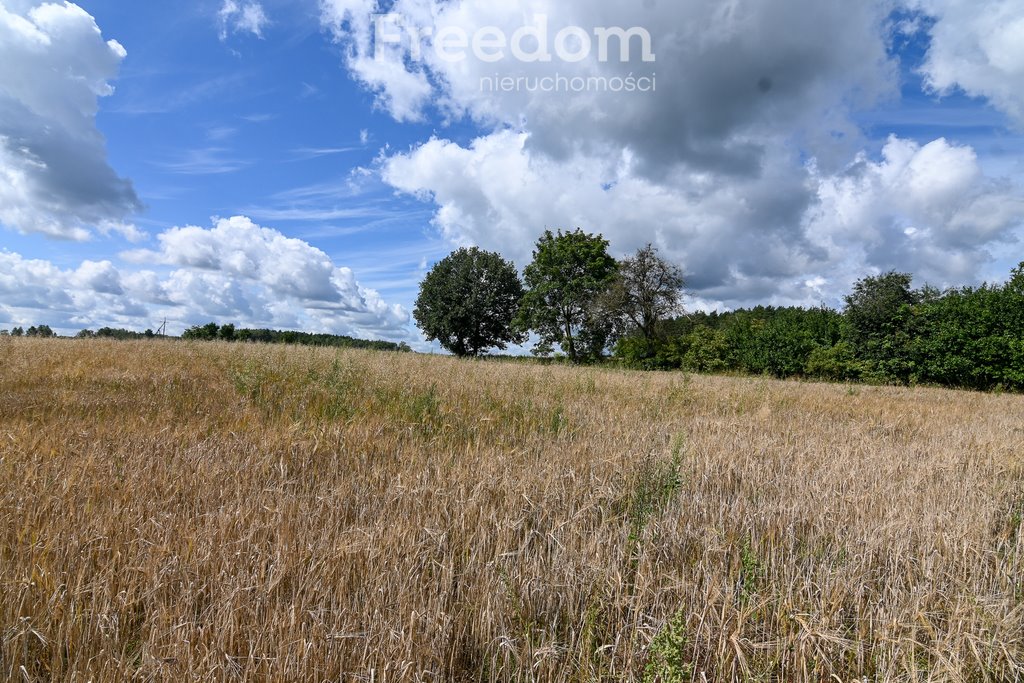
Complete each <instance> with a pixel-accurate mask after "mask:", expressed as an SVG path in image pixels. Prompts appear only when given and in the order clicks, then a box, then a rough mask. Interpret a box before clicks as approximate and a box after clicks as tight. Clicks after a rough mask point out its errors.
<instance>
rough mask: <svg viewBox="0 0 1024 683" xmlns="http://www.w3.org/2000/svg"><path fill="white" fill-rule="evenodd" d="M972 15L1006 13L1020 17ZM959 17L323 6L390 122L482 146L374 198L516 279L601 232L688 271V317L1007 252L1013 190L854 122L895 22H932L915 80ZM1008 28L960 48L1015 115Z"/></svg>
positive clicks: (440, 143)
mask: <svg viewBox="0 0 1024 683" xmlns="http://www.w3.org/2000/svg"><path fill="white" fill-rule="evenodd" d="M908 3H912V4H913V5H914V6H913V7H910V5H909V4H908ZM983 4H984V5H986V7H989V6H990V7H989V8H990V9H993V10H994V11H996V10H998V11H996V14H998V12H999V11H1002V12H1003V14H1006V10H1007V8H1008V7H1009V6H1010V4H1013V3H1008V2H1004V1H1003V0H985V1H984V3H983ZM961 5H962V6H963V8H964V9H963V12H974V13H976V14H979V15H980V14H984V11H979V10H978V9H977V8H976V9H974V10H969V9H966V8H967V7H968V4H967V3H966V2H965V1H964V2H960V1H958V0H907V2H901V1H899V0H892V1H890V0H874V1H869V2H862V3H849V2H845V1H843V0H772V1H771V2H760V1H755V0H731V1H730V2H721V1H720V0H695V1H694V2H687V3H662V2H646V3H620V2H612V1H611V0H563V1H561V2H557V3H556V2H554V0H523V1H522V2H516V3H492V2H484V1H482V0H453V1H451V2H439V1H437V0H396V2H394V3H378V2H375V1H374V0H323V1H322V3H321V7H322V21H323V23H324V25H325V26H326V27H327V28H328V29H329V30H330V31H331V33H332V35H333V36H334V38H335V39H336V40H337V41H339V42H340V43H341V44H342V45H343V46H344V47H345V60H346V64H347V66H348V68H349V69H350V71H351V72H352V74H353V76H354V77H355V78H356V79H357V80H359V81H360V82H362V83H363V84H364V85H365V87H366V88H367V89H369V90H371V91H372V92H374V93H375V94H376V96H377V100H378V105H379V106H380V107H382V108H383V109H385V110H387V111H389V112H390V113H391V115H392V116H393V117H394V118H395V119H396V120H399V121H406V120H417V119H420V118H424V117H435V118H436V117H438V116H440V117H442V118H447V119H449V120H456V119H460V118H462V117H467V118H469V119H470V120H472V121H474V122H475V123H476V124H477V125H479V126H481V127H482V128H483V129H484V130H485V131H487V130H489V131H491V132H489V133H484V134H483V135H481V136H480V137H479V138H478V139H476V140H474V141H473V142H472V143H470V144H458V143H456V142H453V141H451V140H445V139H442V138H434V139H431V140H430V141H428V142H425V143H423V144H420V145H416V146H414V147H412V148H411V149H409V150H407V151H404V152H399V153H393V152H391V153H389V154H388V156H386V157H385V158H383V159H382V160H381V161H380V163H379V166H378V170H379V172H380V174H381V176H382V178H383V179H384V180H385V181H386V182H387V183H389V184H390V185H392V186H393V187H395V188H396V189H398V190H399V191H400V192H403V193H408V194H411V195H415V196H417V197H419V198H421V199H422V200H424V201H426V202H429V203H433V204H434V205H435V206H436V213H435V217H434V224H435V226H436V227H437V228H438V230H439V231H440V232H441V233H442V234H443V235H444V236H445V237H446V238H447V239H448V240H449V241H450V242H452V243H453V244H478V245H481V246H484V247H487V248H491V249H498V250H501V251H502V252H503V253H505V254H507V255H509V256H511V257H513V258H515V259H516V260H517V261H519V263H520V264H524V263H525V262H526V261H527V260H528V259H529V255H530V251H531V249H532V245H533V243H534V241H535V239H536V237H537V235H538V234H539V233H540V232H541V231H542V230H543V229H544V228H545V227H551V228H572V227H576V226H580V227H583V228H584V229H587V230H591V231H595V232H602V233H603V234H605V235H606V236H607V237H608V238H610V239H611V240H612V243H613V246H614V247H615V248H616V250H617V251H618V252H620V253H624V252H627V251H630V250H632V249H635V248H637V247H639V246H642V245H643V244H644V243H646V242H648V241H651V242H654V243H656V244H658V246H660V247H661V248H662V250H663V251H665V252H666V253H668V254H669V255H671V256H672V257H673V258H674V259H676V260H677V261H679V262H680V263H681V264H683V265H684V267H685V268H686V270H687V272H688V274H689V285H690V287H691V289H692V290H693V291H694V293H695V294H696V296H697V297H698V298H699V299H700V300H701V301H703V302H706V303H708V304H709V305H726V306H739V305H748V304H751V303H762V302H766V301H771V302H774V303H780V304H783V303H785V304H788V303H798V304H816V303H820V302H821V301H822V300H823V298H825V297H826V292H827V293H830V296H831V299H830V300H829V301H828V303H831V304H838V303H839V302H838V300H837V297H838V295H840V294H842V293H843V292H845V291H846V289H847V287H848V286H849V285H850V284H851V283H852V281H853V280H855V279H856V278H858V277H861V276H863V275H865V274H867V273H870V272H877V271H880V270H886V269H889V268H898V269H903V270H909V271H912V272H917V273H919V274H920V275H921V277H922V278H926V279H928V280H930V281H931V282H932V283H934V284H937V285H943V284H962V283H966V282H972V281H976V280H977V279H978V278H979V274H980V273H981V272H982V270H983V269H984V266H985V264H987V263H989V262H990V261H991V260H992V259H993V256H994V255H995V254H997V253H998V252H999V250H1000V249H1005V247H1006V245H1007V244H1009V243H1011V242H1012V241H1013V240H1015V239H1016V238H1017V237H1018V236H1019V233H1020V231H1021V226H1022V225H1024V203H1022V197H1024V194H1022V190H1021V188H1020V186H1019V185H1017V184H1015V183H1014V182H1012V181H1011V180H1009V179H1000V178H993V177H987V176H986V175H985V174H984V173H983V172H982V169H981V165H980V164H979V162H978V159H977V156H976V153H975V152H974V150H973V149H971V148H970V147H968V146H964V145H959V144H956V143H954V142H950V141H948V140H945V139H939V140H928V141H925V143H918V142H914V141H911V140H906V139H900V138H891V139H890V140H889V141H888V142H886V143H882V144H878V147H874V150H872V147H873V144H872V141H871V140H869V139H867V138H866V136H865V135H864V133H863V131H861V129H860V128H859V127H858V126H857V125H856V124H855V123H853V120H854V114H855V113H856V112H857V111H859V110H869V109H871V108H872V107H874V106H876V105H877V104H879V103H880V102H884V101H886V100H887V99H895V98H897V97H899V87H900V77H899V66H900V65H899V64H898V63H897V62H896V60H895V58H894V57H893V56H892V52H891V50H890V47H891V41H892V38H893V35H894V26H893V25H892V23H893V17H894V15H893V11H894V10H895V9H897V8H898V7H903V8H904V9H907V8H909V9H911V11H912V12H917V13H918V15H922V16H923V14H929V13H930V14H929V16H931V17H932V20H933V21H932V23H930V24H927V25H928V26H930V29H929V30H931V31H932V35H933V37H934V43H933V47H932V52H930V53H929V62H928V64H927V65H926V66H925V68H932V65H937V64H939V63H940V62H943V63H944V62H945V61H948V62H950V63H953V62H955V63H956V64H957V65H959V66H958V67H957V68H959V67H963V68H965V69H966V67H964V64H969V63H970V61H969V60H966V61H965V60H960V61H956V60H957V57H956V54H955V51H954V52H953V53H950V54H953V56H950V57H949V58H948V59H946V58H941V59H940V56H941V55H945V54H947V53H948V52H949V50H950V48H947V47H946V44H947V43H948V42H949V40H950V39H949V38H947V37H944V36H945V35H946V34H947V33H953V32H954V31H955V27H956V26H957V25H958V24H957V22H958V19H957V17H958V16H959V15H958V14H957V13H956V12H954V10H957V12H959V11H960V9H961V7H960V6H961ZM385 6H387V7H388V11H389V12H391V13H393V14H394V15H397V16H393V17H391V18H390V19H388V20H386V21H385V22H384V23H382V24H380V25H376V26H375V24H374V22H373V21H372V20H371V19H370V15H371V14H372V13H374V12H379V11H381V9H382V8H383V7H385ZM971 6H972V7H976V6H975V5H973V4H972V5H971ZM1017 15H1018V16H1019V11H1018V12H1017ZM936 18H937V19H936ZM1004 19H1008V17H1004ZM986 21H987V20H986ZM946 22H948V23H946ZM925 23H926V22H922V25H925ZM975 23H977V22H975ZM989 23H991V22H989ZM982 24H984V26H982ZM410 26H412V27H417V28H419V29H420V32H421V34H422V33H425V32H429V33H430V34H431V35H433V36H439V35H443V34H444V32H445V31H446V30H447V29H452V28H453V27H457V28H459V29H460V30H461V31H462V32H463V33H465V34H468V35H469V36H471V37H472V36H473V35H474V34H475V33H476V32H477V31H478V30H483V29H484V27H495V29H496V30H498V31H499V32H500V33H501V34H503V35H504V36H505V37H506V38H508V37H509V36H515V35H516V32H517V30H522V29H523V27H532V28H528V29H527V30H528V31H530V32H534V33H535V35H536V36H540V37H539V38H535V39H533V42H530V41H527V42H526V43H524V45H527V46H529V47H532V48H538V46H540V45H542V44H544V43H545V40H544V38H545V35H546V38H547V40H548V44H549V45H554V46H557V42H558V41H557V39H552V38H551V37H552V36H554V35H556V34H557V33H558V32H559V31H560V30H561V29H562V28H564V27H580V28H581V29H582V32H583V34H588V35H589V36H591V37H590V38H587V40H590V41H591V42H592V45H591V49H590V51H589V52H586V51H585V50H582V49H581V53H585V54H587V57H586V58H584V59H582V60H580V61H572V60H566V59H564V58H559V57H558V56H557V55H555V56H553V58H552V59H551V60H550V61H543V60H535V61H530V60H523V59H521V58H515V57H514V55H513V51H512V48H511V42H512V41H511V39H508V40H506V42H505V43H504V49H503V50H502V49H496V53H497V52H498V51H502V52H503V56H502V58H501V59H496V60H494V61H490V60H487V59H481V58H480V57H479V55H474V53H473V50H472V45H470V47H469V48H466V49H464V50H463V52H466V53H467V54H466V56H465V58H463V59H460V60H457V61H450V60H447V59H445V58H444V54H443V51H441V52H439V51H438V50H437V49H434V48H436V46H434V48H432V46H431V42H430V40H429V39H426V40H424V41H422V42H421V41H415V40H412V39H411V38H410V37H409V36H410V30H409V27H410ZM542 26H543V27H545V28H546V32H545V31H540V29H539V28H538V27H542ZM1014 26H1015V24H1013V22H1010V21H1004V22H1003V28H1001V29H999V31H996V30H995V27H994V25H993V26H990V25H989V24H986V23H985V22H984V21H982V22H981V23H980V24H978V27H979V28H977V30H974V29H972V30H971V31H968V33H969V34H970V35H969V36H968V37H967V38H966V40H968V41H970V40H975V41H976V42H977V41H982V42H983V43H984V44H985V45H986V46H987V49H988V51H987V52H986V53H985V54H986V55H988V57H986V62H985V63H986V64H987V65H988V67H991V68H992V69H996V68H997V67H998V68H999V69H1003V71H1001V72H999V73H996V72H991V73H988V72H985V73H988V76H985V77H984V78H982V77H981V76H977V78H978V79H979V80H978V81H977V82H976V85H975V86H973V87H974V88H975V91H974V92H975V93H976V94H980V95H984V96H986V97H990V98H992V100H993V103H995V104H996V105H997V106H1003V107H1004V108H1005V109H1006V110H1007V111H1011V110H1012V107H1013V106H1015V105H1014V104H1013V98H1015V97H1016V96H1017V95H1016V93H1020V92H1024V88H1017V89H1015V90H1014V89H1012V88H1011V87H1010V86H1012V84H1013V83H1014V82H1015V81H1013V80H1012V79H1013V78H1015V76H1014V74H1015V73H1016V71H1015V69H1016V68H1017V67H1016V58H1017V52H1016V51H1015V50H1016V48H1015V47H1014V46H1015V45H1017V42H1014V41H1012V40H1009V38H1007V36H1008V35H1010V34H1008V33H1006V31H1009V32H1010V33H1013V32H1014V31H1016V28H1014ZM424 27H426V29H428V31H424V30H423V29H424ZM608 27H619V28H621V29H624V30H628V29H631V28H633V27H636V28H638V29H644V30H646V31H648V32H649V34H650V35H651V38H652V45H653V51H654V53H655V55H656V60H655V61H654V62H651V61H645V60H644V59H643V55H642V51H641V50H640V49H639V48H640V41H639V40H637V41H635V42H633V43H631V44H630V47H631V49H630V50H627V54H626V58H625V59H622V58H616V57H619V54H618V52H617V50H615V49H614V47H615V46H616V45H617V44H616V43H614V42H613V43H611V46H612V48H613V49H611V50H610V52H609V56H610V58H608V59H604V60H602V59H600V50H599V49H598V46H597V42H596V41H597V39H596V38H593V36H597V35H599V31H600V30H601V28H608ZM989 29H992V30H991V31H989ZM986 31H988V32H987V33H986ZM375 34H376V35H375ZM997 34H998V35H997ZM399 35H404V38H402V39H401V40H399V39H398V38H397V36H399ZM972 36H973V37H972ZM382 37H386V40H385V39H384V38H382ZM1011 37H1012V36H1011ZM382 40H383V41H384V44H383V45H382V44H381V43H382ZM438 40H439V42H440V40H441V39H440V38H439V39H438ZM500 42H501V41H499V43H500ZM1018 42H1020V44H1024V40H1022V41H1018ZM456 44H457V45H460V46H461V45H462V44H459V43H458V42H457V43H456ZM577 47H579V46H577ZM417 48H420V52H417ZM552 49H553V48H551V49H549V50H548V51H549V52H550V51H551V50H552ZM958 49H959V48H958ZM971 49H973V48H970V46H967V47H964V48H963V50H964V53H965V54H966V53H967V52H969V51H970V50H971ZM541 52H543V50H541ZM1022 54H1024V53H1022ZM974 56H975V57H976V55H974ZM520 57H521V56H520ZM563 57H564V56H563ZM988 67H987V68H988ZM944 68H945V67H944ZM655 73H656V77H657V90H656V92H616V91H610V90H608V89H601V88H591V87H587V88H585V89H583V90H582V91H580V92H545V91H543V90H541V89H538V88H536V87H535V86H534V87H532V88H531V87H530V86H529V84H530V83H531V82H533V83H535V84H536V83H538V82H539V79H540V78H543V77H551V76H553V75H562V76H565V77H568V78H572V77H579V78H581V79H584V80H585V79H593V78H597V79H599V81H600V79H604V81H605V82H607V81H608V80H609V79H615V78H620V79H624V78H626V77H628V76H630V75H633V76H643V75H654V74H655ZM940 73H941V69H939V68H938V67H935V74H936V76H935V77H934V78H932V80H931V83H932V87H934V88H936V89H944V88H946V87H947V86H948V84H949V83H953V82H955V83H957V84H959V85H960V87H964V84H965V83H967V82H973V81H972V80H971V79H972V78H974V77H975V76H976V75H977V73H981V72H977V73H976V72H975V71H970V70H967V71H965V72H964V73H957V74H955V75H954V76H948V77H940V76H939V75H938V74H940ZM492 76H498V77H501V76H509V77H511V78H513V79H515V80H517V82H518V83H520V84H524V83H525V86H524V85H517V86H516V87H514V88H510V89H508V90H502V89H498V90H497V91H496V90H495V89H494V88H492V87H488V86H487V85H486V84H487V83H492V81H488V79H489V78H490V77H492ZM1000 102H1002V104H1000ZM879 147H881V149H879Z"/></svg>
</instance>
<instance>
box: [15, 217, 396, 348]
mask: <svg viewBox="0 0 1024 683" xmlns="http://www.w3.org/2000/svg"><path fill="white" fill-rule="evenodd" d="M159 243H160V249H159V250H157V251H147V250H137V251H133V252H128V253H126V254H124V257H125V260H126V261H128V262H129V263H134V264H135V265H136V266H137V269H133V270H126V269H125V268H123V267H118V266H116V265H114V264H113V263H111V262H110V261H98V262H97V261H84V262H83V263H81V264H80V265H79V266H78V267H77V268H73V269H62V268H59V267H58V266H56V265H54V264H53V263H51V262H49V261H46V260H40V259H26V258H24V257H22V256H21V255H19V254H16V253H12V252H9V251H0V319H2V320H6V321H11V322H13V323H15V324H23V325H30V324H48V325H51V326H52V327H55V328H57V329H61V330H64V331H66V332H67V331H76V330H78V329H81V328H84V327H91V328H96V327H102V326H118V327H130V328H134V329H144V328H146V327H155V326H156V325H157V324H159V323H158V321H162V320H163V319H165V318H166V319H167V320H168V321H169V322H170V323H171V329H172V332H173V331H174V330H175V329H177V330H178V331H180V330H182V329H184V328H185V327H187V326H189V325H193V324H201V323H207V322H210V321H211V320H216V321H218V322H225V323H226V322H234V323H236V324H239V325H243V326H246V327H272V328H280V329H299V330H304V331H316V332H330V333H335V334H350V335H353V336H358V337H363V338H384V339H392V340H406V339H409V337H410V332H409V330H408V324H409V314H408V312H407V311H405V310H404V309H403V308H402V307H401V306H397V305H389V304H388V303H386V302H385V301H384V300H383V299H382V298H381V296H380V295H379V294H378V293H377V292H375V291H373V290H371V289H367V288H365V287H363V286H362V285H360V284H359V282H357V281H356V278H355V275H354V274H353V272H352V271H351V270H350V269H348V268H343V267H339V266H336V265H335V264H334V263H332V261H331V259H330V258H329V257H328V256H327V255H326V254H324V253H323V252H322V251H320V250H318V249H316V248H315V247H313V246H311V245H309V244H307V243H306V242H303V241H301V240H295V239H290V238H287V237H285V236H284V235H282V234H281V233H279V232H277V231H275V230H271V229H268V228H263V227H260V226H258V225H255V224H254V223H252V221H250V220H249V219H247V218H230V219H223V220H218V221H216V223H215V225H214V226H213V227H212V228H210V229H204V228H199V227H184V228H174V229H171V230H168V231H166V232H164V233H162V234H161V235H160V236H159Z"/></svg>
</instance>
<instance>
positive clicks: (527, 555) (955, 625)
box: [0, 339, 1024, 683]
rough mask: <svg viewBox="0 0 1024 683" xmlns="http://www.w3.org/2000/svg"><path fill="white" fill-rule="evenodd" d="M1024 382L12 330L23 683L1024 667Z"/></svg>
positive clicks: (13, 601) (601, 677) (14, 635)
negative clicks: (977, 390)
mask: <svg viewBox="0 0 1024 683" xmlns="http://www.w3.org/2000/svg"><path fill="white" fill-rule="evenodd" d="M1022 416H1024V397H1019V396H993V395H982V394H972V393H956V392H950V391H941V390H930V389H922V390H904V389H897V388H884V387H861V388H858V390H857V391H856V392H853V393H851V392H850V391H849V390H848V388H847V387H845V386H829V385H811V384H799V383H781V382H773V381H768V380H762V379H741V378H711V377H688V376H684V375H681V374H631V373H627V372H621V371H608V370H595V369H575V368H569V367H563V366H550V367H541V366H534V365H526V364H510V363H508V364H506V363H472V362H459V361H456V360H453V359H447V358H439V357H424V356H415V355H392V354H384V353H371V352H360V351H341V352H339V351H335V350H318V349H310V348H282V347H255V346H242V345H236V346H228V345H219V344H207V345H198V344H187V343H162V342H153V343H134V342H132V343H117V342H105V341H87V342H82V341H63V340H55V341H39V340H15V339H0V482H3V486H2V488H0V679H4V680H11V681H28V682H31V681H83V682H85V681H94V682H96V683H100V682H104V681H127V680H139V681H606V680H607V681H649V682H652V683H653V682H658V681H660V682H664V683H671V682H674V681H690V680H692V681H806V682H811V681H814V682H817V681H840V682H841V683H846V682H848V681H853V680H858V681H860V680H864V679H867V680H869V681H908V682H910V681H913V682H915V683H916V682H918V681H971V682H973V681H1014V680H1022V679H1024V602H1022V598H1024V585H1022V580H1024V579H1022V577H1024V567H1022V557H1024V555H1022V550H1024V542H1022V533H1024V532H1022V528H1021V527H1022V525H1021V517H1022V514H1024V421H1022Z"/></svg>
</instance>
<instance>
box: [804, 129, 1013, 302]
mask: <svg viewBox="0 0 1024 683" xmlns="http://www.w3.org/2000/svg"><path fill="white" fill-rule="evenodd" d="M812 176H813V177H814V179H815V181H816V183H817V185H818V197H819V199H820V203H818V204H817V206H816V207H815V208H814V210H813V211H810V212H808V216H807V226H806V229H807V230H808V232H809V234H811V235H812V236H813V237H814V239H816V240H817V241H819V242H820V244H821V245H822V247H823V248H824V249H826V250H828V251H829V253H830V254H831V255H832V259H831V260H832V261H833V262H834V263H836V264H837V265H838V264H845V265H846V267H847V268H850V267H851V266H852V267H854V268H861V269H864V268H867V267H874V268H875V269H876V270H885V269H888V268H896V269H900V270H910V271H913V272H916V273H918V274H919V275H920V276H921V277H922V278H923V279H926V280H929V281H931V282H933V283H934V284H939V285H942V284H947V285H948V284H957V283H963V282H970V281H972V280H973V279H974V278H975V277H976V274H977V273H978V272H979V270H980V268H981V266H982V265H983V264H984V263H985V262H987V261H989V260H990V259H991V258H992V256H993V254H994V252H995V251H997V250H1000V249H1005V248H1006V246H1007V245H1008V244H1009V243H1012V242H1014V241H1016V239H1017V235H1016V232H1015V231H1016V230H1017V229H1018V228H1020V226H1021V225H1024V195H1022V194H1021V188H1020V187H1016V186H1014V185H1013V184H1012V183H1010V182H1009V181H1006V180H1000V179H993V178H988V177H986V176H985V175H984V174H983V172H982V170H981V167H980V166H979V163H978V159H977V155H976V154H975V152H974V150H973V149H971V148H970V147H967V146H963V145H954V144H951V143H950V142H948V141H947V140H945V139H938V140H934V141H932V142H930V143H928V144H926V145H920V144H918V143H915V142H913V141H909V140H902V139H899V138H896V137H891V138H889V141H888V143H887V144H886V145H885V147H884V149H883V151H882V156H881V158H880V159H879V160H877V161H875V160H871V159H869V158H868V157H867V155H866V154H861V155H860V156H859V157H858V158H857V160H856V161H855V162H854V163H853V164H851V165H850V166H849V168H848V169H846V171H844V172H843V173H839V174H835V175H831V176H826V175H822V174H820V173H818V172H817V171H816V170H814V169H812Z"/></svg>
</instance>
